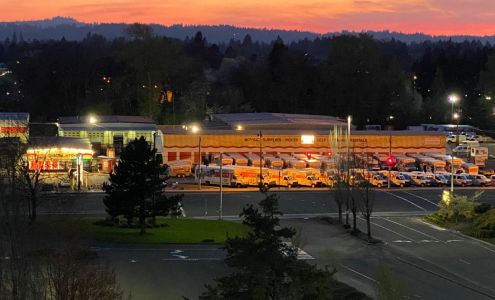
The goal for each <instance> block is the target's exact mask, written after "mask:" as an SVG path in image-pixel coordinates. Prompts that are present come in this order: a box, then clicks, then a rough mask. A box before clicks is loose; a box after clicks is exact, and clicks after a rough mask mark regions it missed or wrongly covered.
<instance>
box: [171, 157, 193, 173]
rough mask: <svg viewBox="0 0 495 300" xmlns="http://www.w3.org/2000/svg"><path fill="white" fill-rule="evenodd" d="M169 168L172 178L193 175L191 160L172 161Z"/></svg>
mask: <svg viewBox="0 0 495 300" xmlns="http://www.w3.org/2000/svg"><path fill="white" fill-rule="evenodd" d="M167 166H168V168H169V172H170V176H172V177H187V176H191V175H192V174H191V171H192V162H191V161H190V160H189V159H184V160H175V161H171V162H169V163H168V164H167Z"/></svg>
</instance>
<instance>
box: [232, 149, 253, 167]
mask: <svg viewBox="0 0 495 300" xmlns="http://www.w3.org/2000/svg"><path fill="white" fill-rule="evenodd" d="M229 156H230V157H231V158H232V159H233V160H234V164H235V165H236V166H247V165H248V163H249V161H248V159H247V158H246V157H245V156H244V155H242V154H240V153H236V152H234V153H229Z"/></svg>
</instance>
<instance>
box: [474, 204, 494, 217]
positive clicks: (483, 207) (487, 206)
mask: <svg viewBox="0 0 495 300" xmlns="http://www.w3.org/2000/svg"><path fill="white" fill-rule="evenodd" d="M491 208H492V205H491V204H490V203H480V204H478V205H476V207H475V208H474V212H475V213H476V214H477V215H481V214H483V213H485V212H487V211H489V210H490V209H491Z"/></svg>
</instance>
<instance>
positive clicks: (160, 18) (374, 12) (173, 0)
mask: <svg viewBox="0 0 495 300" xmlns="http://www.w3.org/2000/svg"><path fill="white" fill-rule="evenodd" d="M0 11H1V12H2V13H1V14H0V18H1V19H2V20H3V21H13V20H32V19H43V18H50V17H53V16H71V17H74V18H76V19H78V20H81V21H85V22H125V23H132V22H142V23H160V24H165V25H170V24H232V25H237V26H245V27H257V28H261V27H267V28H282V29H296V30H309V31H315V32H319V33H325V32H333V31H340V30H343V29H347V30H355V31H361V30H384V29H388V30H394V31H402V32H420V31H421V32H425V33H430V34H495V22H493V18H494V13H493V12H494V11H495V1H490V0H263V1H262V0H241V1H232V0H168V1H164V0H148V1H146V2H144V1H136V0H89V1H88V0H49V1H47V0H17V1H12V0H0Z"/></svg>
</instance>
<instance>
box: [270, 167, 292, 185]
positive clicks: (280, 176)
mask: <svg viewBox="0 0 495 300" xmlns="http://www.w3.org/2000/svg"><path fill="white" fill-rule="evenodd" d="M266 181H268V184H269V185H277V186H286V187H293V186H297V180H296V179H295V178H294V177H292V176H291V175H289V173H288V172H286V171H285V170H281V169H268V178H267V180H266Z"/></svg>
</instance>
